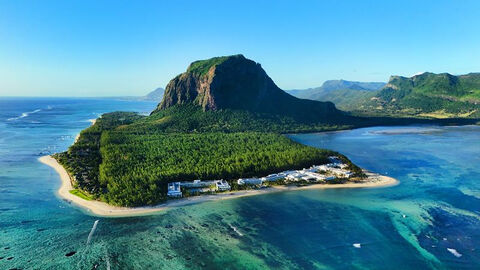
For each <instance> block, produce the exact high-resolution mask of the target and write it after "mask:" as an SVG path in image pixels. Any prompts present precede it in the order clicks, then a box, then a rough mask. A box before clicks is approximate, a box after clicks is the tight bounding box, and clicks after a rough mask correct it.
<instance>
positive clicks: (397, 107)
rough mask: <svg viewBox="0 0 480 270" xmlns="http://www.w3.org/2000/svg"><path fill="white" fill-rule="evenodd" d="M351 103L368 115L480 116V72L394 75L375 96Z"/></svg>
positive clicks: (357, 111)
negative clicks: (456, 74) (410, 75)
mask: <svg viewBox="0 0 480 270" xmlns="http://www.w3.org/2000/svg"><path fill="white" fill-rule="evenodd" d="M350 107H351V108H350V109H351V110H352V111H355V112H356V113H359V114H362V115H367V116H372V115H387V116H394V117H399V116H400V117H412V116H414V117H433V118H451V117H464V118H465V117H468V118H480V73H471V74H467V75H461V76H453V75H450V74H448V73H442V74H433V73H423V74H420V75H417V76H414V77H412V78H406V77H400V76H392V77H391V79H390V82H389V83H388V85H387V86H386V87H385V88H384V89H382V90H381V91H380V92H378V93H377V94H376V95H375V96H374V97H373V98H368V97H367V98H364V99H359V100H358V101H357V102H356V103H355V104H351V105H350Z"/></svg>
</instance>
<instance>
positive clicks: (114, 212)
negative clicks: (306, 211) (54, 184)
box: [40, 55, 471, 216]
mask: <svg viewBox="0 0 480 270" xmlns="http://www.w3.org/2000/svg"><path fill="white" fill-rule="evenodd" d="M466 121H467V120H465V119H463V120H461V119H460V120H458V119H443V120H435V122H433V120H428V119H404V118H389V117H359V116H354V115H350V114H348V113H345V112H343V111H341V110H338V109H337V108H336V107H335V105H334V104H333V103H331V102H321V101H313V100H306V99H299V98H296V97H293V96H291V95H289V94H288V93H286V92H285V91H283V90H281V89H280V88H279V87H277V85H276V84H275V83H274V82H273V80H272V79H271V78H270V77H269V76H268V75H267V74H266V72H265V71H264V70H263V68H262V67H261V65H260V64H258V63H256V62H254V61H252V60H249V59H247V58H245V57H244V56H243V55H233V56H224V57H215V58H211V59H208V60H201V61H196V62H193V63H192V64H190V66H189V67H188V68H187V70H186V72H184V73H182V74H180V75H178V76H176V77H175V78H174V79H172V80H171V81H170V82H169V83H168V85H167V87H166V89H165V93H164V96H163V99H162V101H161V102H160V103H159V104H158V107H157V108H156V109H155V110H154V111H153V112H152V113H151V114H150V115H149V116H145V115H139V114H136V113H132V112H112V113H106V114H103V115H102V116H101V117H100V118H98V119H97V120H96V121H95V122H94V123H93V125H92V126H90V127H89V128H87V129H85V130H83V131H82V132H81V133H80V135H79V137H78V139H77V140H76V142H75V143H74V144H73V145H72V146H71V147H70V148H69V149H68V150H67V151H65V152H62V153H57V154H54V155H52V156H51V157H50V156H47V157H42V158H40V161H42V162H44V163H45V164H48V165H50V166H52V167H53V168H55V170H56V171H57V172H58V173H59V174H60V176H61V179H62V186H61V188H60V190H59V194H60V196H62V197H63V198H65V200H67V201H68V202H71V203H75V204H78V205H81V206H83V207H86V208H88V209H89V210H91V212H92V213H94V214H96V215H105V216H124V215H139V214H145V213H151V212H154V211H159V210H162V209H166V208H169V207H173V206H181V205H186V204H191V203H195V202H203V201H209V200H222V199H227V198H238V197H243V196H251V195H255V194H264V193H269V192H279V191H287V190H298V189H311V188H346V187H349V188H351V187H375V186H385V185H393V184H395V183H397V181H396V180H395V179H392V178H390V177H387V176H381V175H378V174H375V173H372V172H368V171H365V170H363V169H361V168H359V167H358V166H356V165H355V164H353V163H352V162H351V161H350V160H349V159H348V158H347V157H345V156H344V155H342V154H340V153H338V152H335V151H331V150H327V149H318V148H314V147H310V146H306V145H302V144H299V143H297V142H294V141H292V140H291V139H289V138H288V137H287V136H285V134H289V133H301V132H322V131H332V130H342V129H350V128H357V127H364V126H372V125H382V124H383V125H386V124H388V125H402V124H405V123H441V124H463V123H467V122H466ZM468 121H471V120H468ZM468 123H470V122H468Z"/></svg>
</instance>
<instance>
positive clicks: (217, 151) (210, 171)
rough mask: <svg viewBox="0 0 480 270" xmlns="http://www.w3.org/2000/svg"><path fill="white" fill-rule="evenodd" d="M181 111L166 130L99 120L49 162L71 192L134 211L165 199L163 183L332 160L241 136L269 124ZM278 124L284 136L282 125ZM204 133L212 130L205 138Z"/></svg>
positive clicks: (273, 136)
mask: <svg viewBox="0 0 480 270" xmlns="http://www.w3.org/2000/svg"><path fill="white" fill-rule="evenodd" d="M184 111H185V114H184V115H182V114H174V116H173V117H175V118H178V119H183V121H180V120H177V121H176V125H174V124H171V125H165V122H166V121H165V120H164V117H165V116H162V115H160V116H159V115H152V116H150V117H145V116H139V115H136V114H134V113H121V112H116V113H108V114H104V115H103V116H102V117H101V118H99V119H98V120H97V122H96V123H95V125H93V126H92V127H90V128H87V129H85V130H84V131H82V133H81V134H80V137H79V139H78V141H77V142H76V143H75V144H74V145H72V146H71V147H70V148H69V149H68V151H66V152H64V153H59V154H56V155H55V158H56V159H57V160H58V161H59V162H60V163H61V164H62V165H63V166H64V167H65V168H66V169H67V171H68V172H69V174H70V175H71V176H72V177H73V178H74V179H75V181H74V182H75V187H76V188H79V189H81V190H83V191H86V192H87V193H88V194H89V195H91V196H93V197H95V198H96V199H100V200H103V201H105V202H108V203H110V204H113V205H120V206H140V205H151V204H156V203H159V202H161V201H163V200H165V199H166V186H167V183H168V182H172V181H189V180H194V179H225V180H233V179H238V178H240V177H251V176H264V175H267V174H270V173H275V172H278V171H283V170H288V169H301V168H303V167H309V166H311V165H313V164H323V163H326V162H327V161H328V160H327V157H328V156H329V155H332V154H334V152H332V151H328V150H322V149H317V148H314V147H309V146H304V145H301V144H299V143H296V142H293V141H292V140H290V139H289V138H287V137H286V136H284V135H281V134H279V133H274V132H260V131H246V130H247V129H249V128H252V130H262V131H263V130H265V125H266V124H267V123H263V124H265V125H262V124H261V122H258V123H256V122H255V121H249V119H245V118H242V116H244V114H241V113H238V114H236V113H232V114H229V115H227V114H225V113H221V114H217V115H216V114H215V113H214V114H212V115H210V116H209V115H208V114H207V116H206V117H204V118H202V117H195V113H193V117H192V114H190V115H189V116H188V112H190V113H192V112H195V110H193V111H189V110H188V109H185V110H184ZM226 115H227V116H226ZM232 115H233V117H232ZM192 118H196V119H192ZM220 118H223V119H224V122H222V120H219V119H220ZM252 120H253V119H252ZM262 121H268V120H262ZM192 122H195V125H192ZM215 123H217V124H218V125H217V126H215V127H214V126H213V125H215ZM277 123H278V124H277V125H278V126H281V125H284V128H285V129H286V127H287V124H288V122H286V123H287V124H284V123H285V122H281V121H279V122H277ZM247 125H248V126H247ZM205 126H208V129H210V130H212V131H211V132H206V131H204V130H206V129H207V128H205ZM294 127H296V126H294Z"/></svg>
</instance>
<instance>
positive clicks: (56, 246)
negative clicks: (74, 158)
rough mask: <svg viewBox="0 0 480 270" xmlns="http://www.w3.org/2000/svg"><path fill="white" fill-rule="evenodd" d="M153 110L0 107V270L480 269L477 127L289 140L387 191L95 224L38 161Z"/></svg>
mask: <svg viewBox="0 0 480 270" xmlns="http://www.w3.org/2000/svg"><path fill="white" fill-rule="evenodd" d="M155 105H156V104H155V103H152V102H139V101H122V100H113V99H60V98H57V99H52V98H49V99H47V98H28V99H26V98H22V99H20V98H1V99H0V269H14V268H19V269H184V268H189V269H272V268H273V269H479V268H480V250H479V247H480V220H479V216H480V166H479V165H480V127H478V126H464V127H437V126H409V127H374V128H364V129H356V130H350V131H342V132H330V133H319V134H298V135H289V137H291V138H292V139H293V140H296V141H298V142H300V143H303V144H307V145H312V146H315V147H322V148H329V149H333V150H336V151H339V152H341V153H343V154H345V155H347V156H348V157H350V158H351V159H352V160H353V161H354V162H355V163H357V164H358V165H360V166H362V167H364V168H366V169H369V170H371V171H374V172H379V173H382V174H386V175H389V176H392V177H395V178H397V179H398V180H399V181H400V184H399V185H397V186H394V187H386V188H364V189H337V190H333V189H330V190H305V191H293V192H284V193H276V194H267V195H261V196H254V197H249V198H240V199H232V200H227V201H219V202H208V203H203V204H198V205H191V206H185V207H181V208H177V209H172V210H169V211H165V212H160V213H158V214H155V215H150V216H143V217H129V218H101V217H95V216H91V215H89V214H88V212H85V211H84V210H82V209H79V208H76V207H73V206H71V205H69V204H68V203H66V202H64V201H63V200H61V199H59V198H57V197H56V196H55V191H56V189H57V188H58V187H59V185H60V180H59V177H58V175H57V174H56V173H55V172H54V171H53V170H52V169H51V168H49V167H47V166H45V165H43V164H41V163H39V162H38V161H37V158H38V157H39V156H41V155H44V154H48V153H52V152H57V151H63V150H65V149H66V148H67V147H68V146H69V145H70V144H72V143H73V140H74V137H75V135H76V134H77V133H78V132H79V131H80V130H82V129H83V128H85V127H88V125H89V124H90V122H89V119H94V118H96V117H98V116H99V115H100V114H101V113H104V112H108V111H115V110H126V111H137V112H141V113H148V112H149V111H151V110H152V109H153V108H154V107H155ZM97 220H98V222H97V225H96V226H95V228H94V224H95V221H97ZM66 255H70V256H66Z"/></svg>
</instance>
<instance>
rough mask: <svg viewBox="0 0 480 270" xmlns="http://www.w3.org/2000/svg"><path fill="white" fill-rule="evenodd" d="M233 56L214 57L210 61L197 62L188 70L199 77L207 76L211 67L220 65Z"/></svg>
mask: <svg viewBox="0 0 480 270" xmlns="http://www.w3.org/2000/svg"><path fill="white" fill-rule="evenodd" d="M230 57H232V56H220V57H213V58H210V59H208V60H200V61H195V62H193V63H191V64H190V66H189V67H188V69H187V72H192V73H194V74H198V75H201V76H203V75H205V74H207V72H208V71H209V70H210V68H211V67H213V66H216V65H219V64H221V63H223V62H225V60H227V59H228V58H230Z"/></svg>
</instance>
